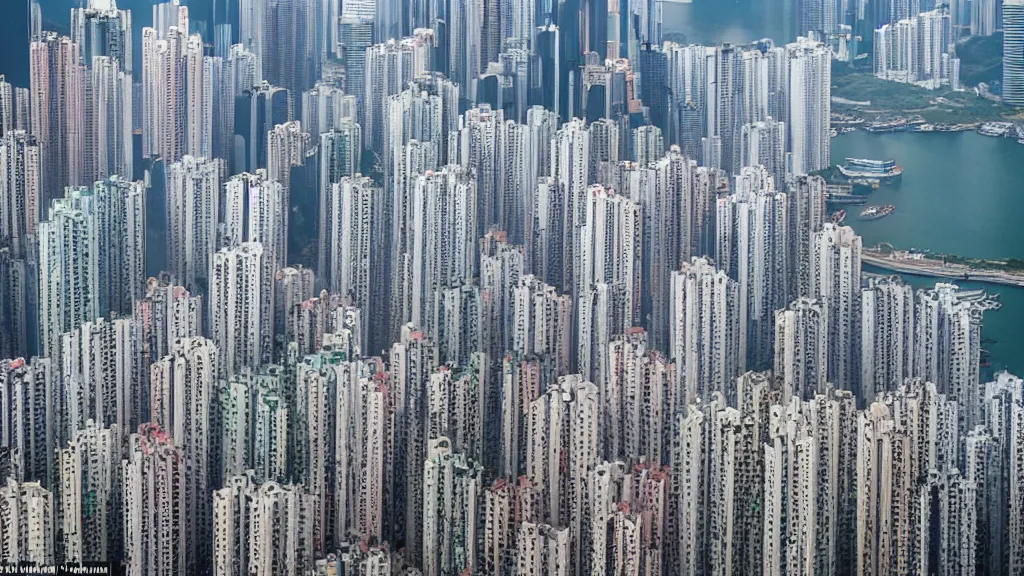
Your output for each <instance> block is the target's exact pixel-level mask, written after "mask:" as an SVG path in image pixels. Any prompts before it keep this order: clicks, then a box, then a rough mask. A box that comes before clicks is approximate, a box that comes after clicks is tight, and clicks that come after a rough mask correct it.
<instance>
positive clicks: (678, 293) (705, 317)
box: [669, 258, 745, 403]
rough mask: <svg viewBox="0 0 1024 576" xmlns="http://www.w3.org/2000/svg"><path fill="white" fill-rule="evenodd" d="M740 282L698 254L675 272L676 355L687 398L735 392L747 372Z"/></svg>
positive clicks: (673, 340) (673, 337)
mask: <svg viewBox="0 0 1024 576" xmlns="http://www.w3.org/2000/svg"><path fill="white" fill-rule="evenodd" d="M738 311H739V286H738V285H737V283H736V281H735V280H733V279H731V278H729V276H728V275H727V274H726V273H725V272H723V271H721V270H717V269H716V268H715V267H714V266H712V265H711V262H709V261H708V260H707V259H705V258H694V259H693V260H692V261H691V262H690V263H688V264H684V265H683V267H682V269H681V270H680V271H678V272H674V273H673V274H672V307H671V316H670V317H671V319H672V323H671V325H670V328H669V342H670V343H671V345H672V348H671V350H672V358H673V359H674V360H675V362H676V363H677V364H680V365H682V366H685V367H686V368H685V369H684V370H679V371H677V374H676V375H677V378H679V385H678V386H677V388H676V389H677V390H678V391H679V394H680V396H679V397H678V398H677V399H676V401H677V402H682V403H699V402H702V401H708V400H710V399H711V395H712V394H713V393H715V392H721V393H723V394H726V395H727V397H730V398H731V397H732V393H731V391H732V390H733V388H734V383H735V380H736V377H737V376H739V375H740V374H741V373H743V372H744V371H745V369H744V368H743V366H744V364H745V359H744V356H743V355H742V354H741V351H740V341H741V332H742V331H743V330H744V329H745V327H744V326H742V325H741V324H740V321H739V320H740V319H739V315H738Z"/></svg>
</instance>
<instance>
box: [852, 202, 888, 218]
mask: <svg viewBox="0 0 1024 576" xmlns="http://www.w3.org/2000/svg"><path fill="white" fill-rule="evenodd" d="M895 211H896V207H895V206H893V205H892V204H886V205H885V206H868V207H867V208H865V209H864V210H863V211H861V213H860V219H861V220H878V219H879V218H885V217H886V216H888V215H890V214H892V213H893V212H895Z"/></svg>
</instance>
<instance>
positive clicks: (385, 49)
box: [360, 31, 464, 151]
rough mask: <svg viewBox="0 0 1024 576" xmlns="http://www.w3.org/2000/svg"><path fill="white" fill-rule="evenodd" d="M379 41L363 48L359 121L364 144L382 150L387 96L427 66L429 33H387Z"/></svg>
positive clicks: (428, 67)
mask: <svg viewBox="0 0 1024 576" xmlns="http://www.w3.org/2000/svg"><path fill="white" fill-rule="evenodd" d="M424 32H425V33H429V31H424ZM388 38H390V39H388ZM381 40H384V42H383V43H381V44H376V45H374V46H371V47H369V48H367V49H366V85H365V93H364V96H363V107H362V110H363V115H362V121H361V122H360V125H361V126H362V127H363V130H364V131H365V133H366V134H367V136H368V138H367V144H366V147H367V148H368V149H370V150H374V151H383V150H384V148H383V146H384V143H385V141H384V133H385V129H386V121H387V116H386V111H387V100H388V97H389V96H392V95H394V94H398V93H399V92H401V91H402V90H404V89H405V86H406V84H407V83H408V82H409V81H410V80H412V79H413V78H416V77H417V76H419V75H420V74H422V73H424V72H426V71H427V70H429V69H430V43H429V41H430V38H429V37H428V36H415V37H410V38H403V39H400V40H396V39H395V38H394V37H393V36H388V37H386V38H381ZM463 85H464V84H463Z"/></svg>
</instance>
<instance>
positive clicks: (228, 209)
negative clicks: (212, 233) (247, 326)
mask: <svg viewBox="0 0 1024 576" xmlns="http://www.w3.org/2000/svg"><path fill="white" fill-rule="evenodd" d="M223 198H224V222H223V234H224V235H225V236H224V244H225V245H226V246H229V247H234V246H239V245H241V244H244V243H246V242H258V243H260V244H261V245H262V246H263V267H264V270H265V274H266V276H265V278H273V277H274V275H275V274H277V271H278V270H281V269H282V268H284V267H285V265H286V264H287V262H288V222H287V220H286V218H287V216H286V215H287V212H288V203H287V196H286V193H285V189H284V186H282V184H281V182H279V181H277V180H274V179H272V178H269V179H268V178H267V172H266V170H257V171H256V173H255V174H249V173H247V172H246V173H242V174H237V175H235V176H232V177H231V178H229V179H228V181H227V182H226V183H225V184H224V194H223Z"/></svg>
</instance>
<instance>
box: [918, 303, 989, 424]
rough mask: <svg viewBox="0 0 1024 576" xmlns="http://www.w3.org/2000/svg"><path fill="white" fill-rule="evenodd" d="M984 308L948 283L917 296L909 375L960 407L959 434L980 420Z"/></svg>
mask: <svg viewBox="0 0 1024 576" xmlns="http://www.w3.org/2000/svg"><path fill="white" fill-rule="evenodd" d="M983 315H984V308H982V307H980V306H978V305H977V303H971V302H969V301H966V300H963V299H961V298H960V297H959V296H958V295H957V289H956V287H955V286H953V285H952V284H936V285H935V288H934V289H932V290H924V291H921V292H919V293H918V295H917V309H916V311H915V320H916V325H915V327H914V330H915V331H916V336H915V338H914V342H915V344H914V346H915V350H914V374H915V375H917V376H919V377H921V378H924V379H925V380H927V381H929V382H934V383H935V385H936V386H937V387H938V389H939V392H941V393H943V394H945V395H947V396H949V397H950V398H953V399H956V400H957V402H959V403H960V432H961V434H966V433H967V431H968V430H970V429H971V428H973V427H974V426H975V424H976V423H977V422H978V419H979V418H980V408H981V407H980V397H979V394H980V388H981V383H980V373H979V365H980V362H981V321H982V319H983Z"/></svg>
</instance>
